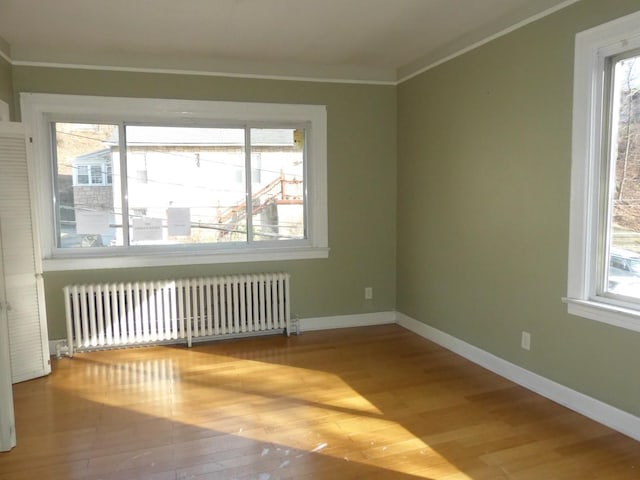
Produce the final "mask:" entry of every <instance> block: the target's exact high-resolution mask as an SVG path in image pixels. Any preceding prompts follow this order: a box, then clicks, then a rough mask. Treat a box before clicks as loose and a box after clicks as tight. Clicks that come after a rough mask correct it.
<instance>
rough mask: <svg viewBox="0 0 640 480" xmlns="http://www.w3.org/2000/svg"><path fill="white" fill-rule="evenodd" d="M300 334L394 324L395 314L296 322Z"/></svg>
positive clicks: (380, 313)
mask: <svg viewBox="0 0 640 480" xmlns="http://www.w3.org/2000/svg"><path fill="white" fill-rule="evenodd" d="M298 322H299V325H300V331H301V332H311V331H314V330H329V329H333V328H350V327H369V326H371V325H385V324H389V323H396V312H375V313H361V314H356V315H339V316H336V317H313V318H301V319H300V320H298Z"/></svg>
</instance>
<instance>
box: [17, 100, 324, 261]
mask: <svg viewBox="0 0 640 480" xmlns="http://www.w3.org/2000/svg"><path fill="white" fill-rule="evenodd" d="M20 100H21V112H22V120H23V122H24V123H25V124H26V125H27V128H28V129H29V135H30V136H31V137H32V139H33V140H32V141H33V144H34V148H33V149H32V150H33V152H32V155H31V157H30V158H29V161H30V162H31V163H32V165H33V167H34V168H33V170H32V171H33V172H35V179H34V181H35V182H36V185H37V186H38V188H37V189H36V192H35V193H36V194H35V203H36V205H35V206H36V212H37V218H38V222H39V225H40V226H41V228H40V231H41V234H40V236H41V239H40V240H41V244H42V257H43V268H44V270H45V271H60V270H88V269H96V268H125V267H126V268H130V267H139V266H167V265H188V264H194V263H232V262H254V261H278V260H298V259H312V258H327V257H328V256H329V245H328V214H327V117H326V107H325V106H324V105H301V104H273V103H246V102H216V101H197V100H166V99H148V98H121V97H96V96H80V95H58V94H40V93H21V94H20ZM125 120H126V121H129V122H141V123H144V122H148V123H165V124H166V123H167V122H169V123H171V124H172V125H184V126H194V127H196V126H208V125H211V124H216V123H218V124H219V123H223V122H224V123H225V124H233V125H238V126H243V125H246V124H249V123H251V124H256V123H257V124H260V123H262V124H265V125H273V124H278V123H281V124H287V123H296V124H303V123H304V124H307V125H310V127H309V132H308V133H307V138H306V142H307V160H306V161H307V163H306V165H305V167H306V172H305V175H306V178H305V181H306V184H305V185H306V202H307V205H306V208H307V213H308V219H307V224H306V228H307V238H306V239H305V240H300V241H281V242H265V243H264V245H263V244H261V242H253V243H250V244H249V243H247V244H244V243H242V244H239V243H234V244H229V245H222V244H215V245H212V246H211V247H209V246H207V248H205V249H203V248H202V246H201V245H199V246H197V247H196V248H193V249H192V248H188V247H187V248H185V246H184V245H181V246H179V247H176V248H174V249H170V250H168V249H166V248H163V249H161V251H153V250H152V249H144V250H141V249H140V248H130V249H129V250H126V249H119V251H117V252H116V251H113V252H111V251H108V249H106V250H107V251H100V252H93V251H92V250H93V249H74V251H70V250H71V249H62V248H57V246H56V238H55V237H56V234H55V225H54V219H55V218H56V216H55V206H54V205H53V202H52V201H51V199H53V198H55V195H54V193H55V192H54V190H53V189H54V187H53V185H54V181H53V179H54V170H53V160H52V153H51V152H52V138H51V136H52V134H51V127H50V123H51V122H52V121H67V122H87V123H96V122H102V123H116V124H117V123H119V122H122V121H125Z"/></svg>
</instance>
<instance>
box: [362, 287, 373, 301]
mask: <svg viewBox="0 0 640 480" xmlns="http://www.w3.org/2000/svg"><path fill="white" fill-rule="evenodd" d="M372 298H373V287H364V299H365V300H371V299H372Z"/></svg>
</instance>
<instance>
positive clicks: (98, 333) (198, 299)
mask: <svg viewBox="0 0 640 480" xmlns="http://www.w3.org/2000/svg"><path fill="white" fill-rule="evenodd" d="M289 283H290V275H289V274H287V273H261V274H249V275H232V276H223V277H207V278H192V279H180V280H171V281H155V282H130V283H108V284H92V285H69V286H66V287H65V288H64V297H65V312H66V322H67V337H68V338H67V341H68V344H69V352H70V355H73V352H74V351H82V350H94V349H103V348H113V347H124V346H134V345H148V344H155V343H179V342H186V343H187V344H188V345H189V346H191V344H192V342H193V340H194V339H197V340H209V339H216V338H222V337H229V336H242V335H255V334H259V333H274V332H278V331H284V332H286V333H287V334H288V333H289V323H290V318H291V314H290V306H289V305H290V304H289V300H290V297H289Z"/></svg>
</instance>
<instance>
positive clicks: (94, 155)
mask: <svg viewBox="0 0 640 480" xmlns="http://www.w3.org/2000/svg"><path fill="white" fill-rule="evenodd" d="M71 162H72V163H74V164H79V163H80V164H82V163H110V162H111V149H109V148H103V149H102V150H96V151H95V152H90V153H85V154H84V155H79V156H77V157H74V158H72V159H71Z"/></svg>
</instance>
